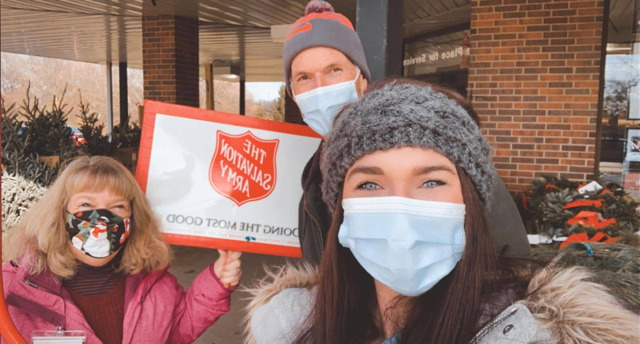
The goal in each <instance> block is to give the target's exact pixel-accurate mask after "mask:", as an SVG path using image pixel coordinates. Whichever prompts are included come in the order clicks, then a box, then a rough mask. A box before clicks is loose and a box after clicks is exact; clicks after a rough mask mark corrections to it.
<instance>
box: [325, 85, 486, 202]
mask: <svg viewBox="0 0 640 344" xmlns="http://www.w3.org/2000/svg"><path fill="white" fill-rule="evenodd" d="M407 146H409V147H422V148H427V149H433V150H434V151H436V152H438V153H440V154H442V155H443V156H445V157H447V158H448V159H449V160H451V161H452V162H453V163H454V164H455V165H457V166H458V167H460V168H462V169H463V170H464V171H465V172H466V173H467V175H468V176H469V177H470V178H471V180H472V181H473V183H474V185H475V187H476V189H477V190H478V194H479V195H480V198H481V200H482V202H483V203H484V205H485V207H486V206H487V204H488V203H489V199H490V195H491V193H492V189H493V185H494V182H495V180H494V179H495V178H494V174H493V173H492V170H493V164H492V161H491V147H490V145H489V142H488V141H487V139H485V138H484V136H482V132H481V131H480V128H479V127H478V126H477V125H476V124H475V123H474V122H473V120H472V119H471V117H470V116H469V114H467V112H466V111H465V110H464V109H463V108H462V107H461V106H460V105H459V104H458V103H456V102H455V101H454V100H451V99H449V98H447V96H446V95H444V94H443V93H439V92H436V91H434V90H433V89H432V88H430V87H429V86H427V85H420V84H408V83H401V82H400V83H396V82H394V83H393V84H387V85H385V86H383V87H382V88H379V89H376V90H373V91H371V92H370V93H368V94H366V95H365V96H364V97H362V98H361V99H360V100H359V101H357V102H356V103H353V104H351V105H350V106H348V107H346V108H345V109H344V110H343V111H342V112H341V113H340V114H339V115H338V117H337V119H336V120H335V122H334V123H333V128H332V130H331V134H330V136H329V138H328V139H327V142H326V143H325V145H324V149H323V153H324V155H323V156H322V161H321V166H320V167H321V170H322V178H323V181H322V194H323V199H324V201H325V203H326V204H327V206H328V207H329V211H330V212H333V210H334V207H335V205H336V201H337V197H338V194H339V192H340V191H341V190H342V187H343V183H344V178H345V175H346V173H347V170H348V169H349V168H350V167H351V166H352V165H353V164H354V163H355V162H356V161H357V160H358V159H360V158H361V157H363V156H365V155H367V154H371V153H373V152H376V151H384V150H388V149H391V148H399V147H407Z"/></svg>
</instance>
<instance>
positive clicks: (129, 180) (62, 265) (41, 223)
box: [3, 156, 172, 279]
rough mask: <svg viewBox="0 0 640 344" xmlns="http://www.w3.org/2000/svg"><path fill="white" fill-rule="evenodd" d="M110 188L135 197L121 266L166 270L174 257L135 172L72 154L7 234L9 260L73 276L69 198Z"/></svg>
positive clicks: (133, 269)
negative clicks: (69, 161)
mask: <svg viewBox="0 0 640 344" xmlns="http://www.w3.org/2000/svg"><path fill="white" fill-rule="evenodd" d="M106 189H108V190H109V191H110V192H111V193H113V194H114V195H117V196H122V197H125V198H126V199H128V200H130V201H131V211H132V216H131V219H132V221H131V235H130V236H129V239H128V242H127V244H126V245H125V247H124V252H123V255H122V261H121V263H120V271H123V272H124V273H127V274H136V273H139V272H142V271H146V272H149V273H150V272H154V271H158V270H160V269H163V268H164V267H166V266H167V265H168V264H169V261H170V260H171V258H172V252H171V248H170V247H169V245H167V243H166V242H165V241H164V238H163V237H162V234H161V233H160V230H159V222H158V220H157V219H156V218H155V216H154V214H153V212H152V210H151V207H150V206H149V202H147V199H146V197H145V195H144V193H142V190H141V189H140V187H139V186H138V184H137V183H136V180H135V179H134V178H133V175H132V174H131V173H130V172H129V171H128V170H127V169H126V168H125V167H124V166H123V165H122V164H120V163H119V162H117V161H116V160H114V159H112V158H109V157H104V156H94V157H86V156H83V157H79V158H77V159H74V160H73V161H72V162H71V163H70V164H69V165H68V166H67V167H66V168H65V169H64V171H63V172H62V173H61V174H60V176H59V177H58V178H57V179H56V181H55V183H53V185H52V186H51V187H50V188H49V189H48V190H47V191H46V192H45V193H44V195H43V196H42V198H41V199H40V200H39V201H38V202H37V203H36V204H35V205H34V206H33V207H32V208H31V209H29V210H28V211H27V213H26V214H25V216H24V217H23V218H22V221H20V223H19V224H18V225H16V227H14V228H13V229H12V230H11V231H10V233H9V235H8V237H7V242H6V245H3V246H4V247H3V248H4V249H5V250H6V257H7V258H8V259H12V260H17V261H20V263H21V264H23V265H24V266H26V267H27V268H28V269H29V271H30V273H31V274H38V273H41V272H44V271H46V270H48V271H51V272H52V273H53V274H54V275H55V276H57V277H58V278H60V279H63V278H70V277H73V276H74V275H75V272H76V265H77V264H78V260H77V259H76V258H75V257H74V255H73V252H72V251H71V249H72V248H71V247H70V245H69V236H68V234H67V231H66V229H65V219H66V214H67V213H66V210H67V203H68V202H69V198H70V197H71V196H72V195H74V194H76V193H78V192H101V191H104V190H106Z"/></svg>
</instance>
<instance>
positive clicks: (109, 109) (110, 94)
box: [107, 62, 113, 141]
mask: <svg viewBox="0 0 640 344" xmlns="http://www.w3.org/2000/svg"><path fill="white" fill-rule="evenodd" d="M111 66H112V65H111V62H107V134H108V135H109V141H111V131H112V130H113V86H112V85H111V84H112V75H111Z"/></svg>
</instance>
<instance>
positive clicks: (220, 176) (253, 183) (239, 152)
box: [209, 130, 280, 206]
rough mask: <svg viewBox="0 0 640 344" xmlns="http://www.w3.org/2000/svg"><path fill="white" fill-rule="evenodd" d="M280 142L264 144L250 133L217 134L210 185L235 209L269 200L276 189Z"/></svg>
mask: <svg viewBox="0 0 640 344" xmlns="http://www.w3.org/2000/svg"><path fill="white" fill-rule="evenodd" d="M279 143H280V140H263V139H260V138H258V137H256V136H255V135H253V133H252V132H250V131H247V132H246V133H244V134H241V135H231V134H227V133H224V132H222V131H219V130H218V131H217V132H216V151H215V153H214V154H213V159H212V160H211V166H209V183H211V186H212V187H213V189H214V190H216V191H217V192H218V193H219V194H221V195H222V196H224V197H226V198H228V199H230V200H232V201H233V202H234V203H235V204H237V205H238V206H241V205H243V204H245V203H248V202H251V201H257V200H261V199H263V198H266V197H268V196H269V195H270V194H271V193H272V192H273V189H274V188H275V187H276V180H277V178H276V175H277V169H276V154H277V152H278V144H279Z"/></svg>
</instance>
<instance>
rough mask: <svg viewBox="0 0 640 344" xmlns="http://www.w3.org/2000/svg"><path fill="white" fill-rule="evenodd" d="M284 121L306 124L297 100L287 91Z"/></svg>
mask: <svg viewBox="0 0 640 344" xmlns="http://www.w3.org/2000/svg"><path fill="white" fill-rule="evenodd" d="M284 121H285V122H287V123H294V124H305V123H304V121H302V113H300V109H299V108H298V104H296V102H295V100H293V98H291V97H290V96H289V93H286V92H285V99H284Z"/></svg>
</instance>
